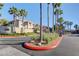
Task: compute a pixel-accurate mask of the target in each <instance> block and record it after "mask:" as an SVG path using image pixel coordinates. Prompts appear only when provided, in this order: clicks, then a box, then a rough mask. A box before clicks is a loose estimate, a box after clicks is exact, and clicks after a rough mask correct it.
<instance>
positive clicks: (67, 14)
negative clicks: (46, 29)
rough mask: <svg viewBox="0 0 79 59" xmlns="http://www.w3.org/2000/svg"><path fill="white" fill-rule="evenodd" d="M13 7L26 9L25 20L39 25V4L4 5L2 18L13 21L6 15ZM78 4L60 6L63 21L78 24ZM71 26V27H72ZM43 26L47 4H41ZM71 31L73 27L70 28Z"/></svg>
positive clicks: (1, 11) (45, 23)
mask: <svg viewBox="0 0 79 59" xmlns="http://www.w3.org/2000/svg"><path fill="white" fill-rule="evenodd" d="M12 6H15V7H16V8H18V9H26V10H27V11H28V15H27V16H26V20H31V21H32V22H33V23H35V24H36V23H37V24H39V20H40V17H39V3H33V4H32V3H29V4H27V3H25V4H24V3H23V4H22V3H17V4H13V3H6V4H4V7H3V9H2V10H0V13H2V17H0V18H5V19H7V20H9V21H11V20H13V17H12V15H10V14H9V13H8V10H9V8H10V7H12ZM78 6H79V4H77V3H69V4H68V3H65V4H62V6H61V9H62V10H63V15H62V16H63V18H64V20H69V21H72V22H73V23H74V24H78V23H79V7H78ZM74 24H73V25H74ZM43 25H47V4H43ZM50 27H52V5H50ZM72 29H73V27H72Z"/></svg>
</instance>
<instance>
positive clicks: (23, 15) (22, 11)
mask: <svg viewBox="0 0 79 59" xmlns="http://www.w3.org/2000/svg"><path fill="white" fill-rule="evenodd" d="M26 15H27V12H26V10H25V9H20V10H19V13H18V16H20V17H21V19H22V24H23V20H24V17H26ZM21 33H23V27H22V28H21Z"/></svg>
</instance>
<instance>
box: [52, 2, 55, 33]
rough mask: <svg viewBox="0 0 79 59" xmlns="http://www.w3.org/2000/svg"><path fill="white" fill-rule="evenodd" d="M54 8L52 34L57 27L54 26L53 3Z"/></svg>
mask: <svg viewBox="0 0 79 59" xmlns="http://www.w3.org/2000/svg"><path fill="white" fill-rule="evenodd" d="M52 8H53V13H52V14H53V16H52V17H53V18H52V32H54V27H55V26H54V3H52Z"/></svg>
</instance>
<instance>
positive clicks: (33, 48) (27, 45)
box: [24, 36, 63, 50]
mask: <svg viewBox="0 0 79 59" xmlns="http://www.w3.org/2000/svg"><path fill="white" fill-rule="evenodd" d="M62 39H63V36H62V37H59V38H57V39H56V40H54V41H52V43H51V44H50V45H47V46H36V45H33V44H31V43H24V48H28V49H31V50H50V49H53V48H55V47H57V46H58V45H59V43H60V42H61V40H62Z"/></svg>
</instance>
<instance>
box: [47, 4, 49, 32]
mask: <svg viewBox="0 0 79 59" xmlns="http://www.w3.org/2000/svg"><path fill="white" fill-rule="evenodd" d="M47 20H48V22H47V23H48V32H49V3H47Z"/></svg>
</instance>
